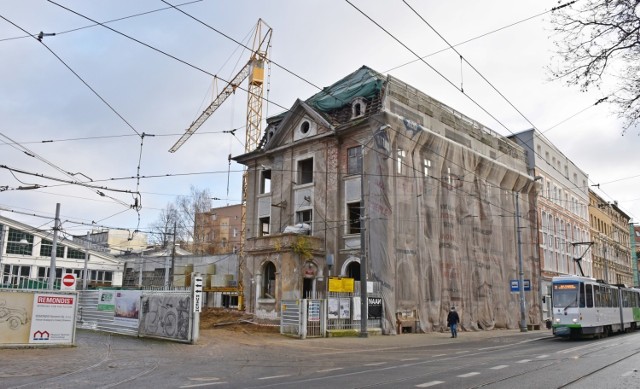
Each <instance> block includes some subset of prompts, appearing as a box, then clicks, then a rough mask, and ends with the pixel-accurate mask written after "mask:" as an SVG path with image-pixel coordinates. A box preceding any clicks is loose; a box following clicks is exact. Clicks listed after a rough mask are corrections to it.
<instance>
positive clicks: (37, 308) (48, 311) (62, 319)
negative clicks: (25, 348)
mask: <svg viewBox="0 0 640 389" xmlns="http://www.w3.org/2000/svg"><path fill="white" fill-rule="evenodd" d="M77 300H78V299H77V296H76V295H75V294H74V295H71V294H69V295H55V294H41V293H36V294H35V297H34V299H33V310H32V312H33V316H32V319H31V335H30V337H29V343H39V344H45V343H47V344H64V343H67V344H71V343H73V331H74V325H75V315H76V304H77Z"/></svg>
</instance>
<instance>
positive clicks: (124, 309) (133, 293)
mask: <svg viewBox="0 0 640 389" xmlns="http://www.w3.org/2000/svg"><path fill="white" fill-rule="evenodd" d="M115 293H116V300H115V315H114V317H113V322H114V323H118V324H120V325H123V326H127V327H132V328H138V322H139V321H138V319H139V314H140V296H141V295H142V291H139V290H117V291H116V292H115Z"/></svg>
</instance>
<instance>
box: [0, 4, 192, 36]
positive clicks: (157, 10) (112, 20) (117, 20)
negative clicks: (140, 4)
mask: <svg viewBox="0 0 640 389" xmlns="http://www.w3.org/2000/svg"><path fill="white" fill-rule="evenodd" d="M202 1H204V0H194V1H188V2H186V3H180V4H177V5H176V7H182V6H184V5H190V4H194V3H199V2H202ZM171 8H172V7H164V8H156V9H154V10H151V11H146V12H140V13H137V14H133V15H129V16H124V17H121V18H117V19H111V20H107V21H104V22H102V23H104V24H107V23H114V22H120V21H122V20H126V19H131V18H136V17H139V16H145V15H149V14H152V13H154V12H159V11H166V10H168V9H171ZM96 26H99V24H98V23H96V24H91V25H88V26H82V27H77V28H72V29H70V30H64V31H60V32H55V33H54V34H55V35H63V34H68V33H70V32H75V31H80V30H84V29H86V28H92V27H96ZM37 35H38V34H29V35H22V36H16V37H11V38H2V39H0V42H3V41H9V40H16V39H24V38H34V37H36V36H37Z"/></svg>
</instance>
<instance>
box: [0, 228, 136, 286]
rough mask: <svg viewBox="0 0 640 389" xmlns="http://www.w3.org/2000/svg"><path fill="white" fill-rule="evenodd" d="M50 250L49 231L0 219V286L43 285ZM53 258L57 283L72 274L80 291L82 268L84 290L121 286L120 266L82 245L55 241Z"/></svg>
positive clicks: (99, 252)
mask: <svg viewBox="0 0 640 389" xmlns="http://www.w3.org/2000/svg"><path fill="white" fill-rule="evenodd" d="M89 247H90V246H89ZM52 250H53V233H52V231H46V230H40V229H38V228H35V227H32V226H29V225H27V224H24V223H20V222H18V221H16V220H12V219H9V218H6V217H4V216H0V270H1V271H2V278H1V282H0V284H2V285H3V286H4V287H25V286H30V287H33V288H37V287H42V286H43V285H46V284H47V283H48V279H49V270H50V267H51V254H52ZM55 258H56V262H55V268H56V276H55V279H56V283H57V284H59V283H60V280H61V278H62V277H63V276H64V274H67V273H73V274H75V276H76V279H77V288H78V289H80V288H81V287H82V286H83V284H84V269H85V266H86V268H87V280H86V284H87V287H88V288H92V289H94V288H100V287H114V286H122V276H123V272H124V264H123V263H122V262H121V261H120V260H118V259H116V258H115V257H113V256H112V255H110V254H109V253H105V252H101V251H96V250H93V249H88V245H87V244H86V242H77V241H76V240H75V239H74V240H68V239H64V238H59V239H58V240H57V241H56V256H55ZM85 258H86V259H85Z"/></svg>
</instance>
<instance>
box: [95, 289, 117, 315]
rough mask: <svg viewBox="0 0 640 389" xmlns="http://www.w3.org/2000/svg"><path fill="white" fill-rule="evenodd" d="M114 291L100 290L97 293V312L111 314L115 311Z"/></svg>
mask: <svg viewBox="0 0 640 389" xmlns="http://www.w3.org/2000/svg"><path fill="white" fill-rule="evenodd" d="M115 304H116V291H115V290H100V291H99V293H98V311H108V312H113V311H115V310H116V305H115Z"/></svg>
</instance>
